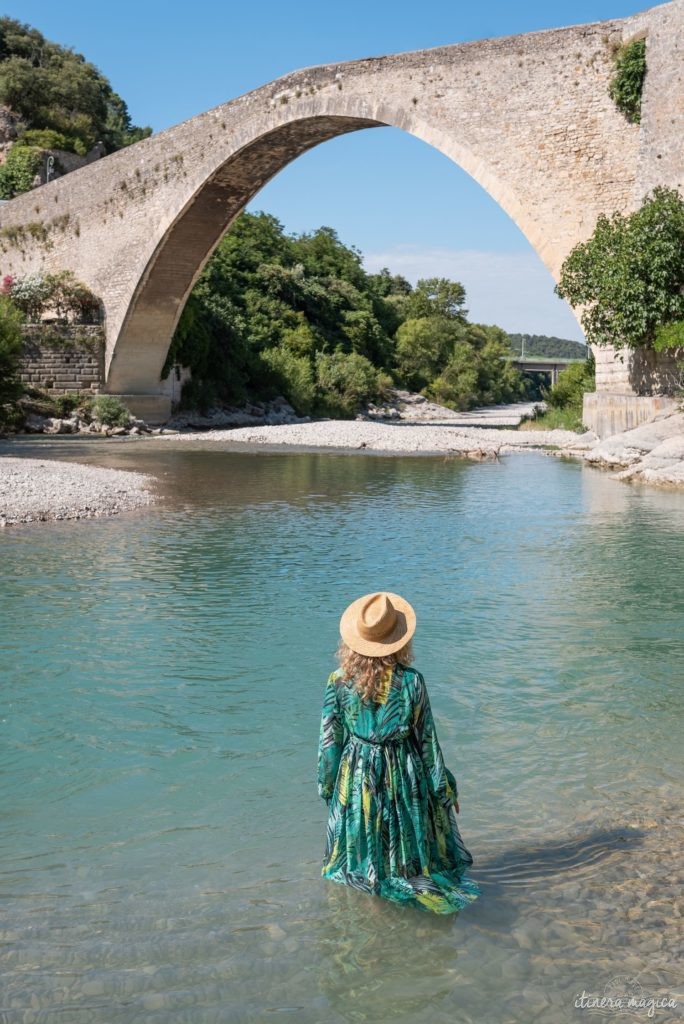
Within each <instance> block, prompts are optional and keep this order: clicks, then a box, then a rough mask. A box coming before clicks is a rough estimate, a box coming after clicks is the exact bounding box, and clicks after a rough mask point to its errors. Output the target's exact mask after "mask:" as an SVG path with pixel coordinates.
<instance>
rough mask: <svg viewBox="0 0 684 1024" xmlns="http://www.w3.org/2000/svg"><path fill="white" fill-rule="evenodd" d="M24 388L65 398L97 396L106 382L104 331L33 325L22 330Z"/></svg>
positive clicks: (89, 328)
mask: <svg viewBox="0 0 684 1024" xmlns="http://www.w3.org/2000/svg"><path fill="white" fill-rule="evenodd" d="M22 334H23V349H22V356H21V362H20V371H19V376H20V378H21V382H22V384H24V385H26V386H29V387H34V388H41V389H43V390H45V391H52V392H54V393H55V394H64V393H65V392H67V391H87V392H90V393H92V394H97V392H99V391H100V389H101V387H102V384H103V381H104V330H103V328H102V327H100V326H97V325H96V326H90V325H88V326H85V325H76V324H74V325H71V324H70V325H57V324H30V325H28V326H25V327H22Z"/></svg>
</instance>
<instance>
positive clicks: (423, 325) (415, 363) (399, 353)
mask: <svg viewBox="0 0 684 1024" xmlns="http://www.w3.org/2000/svg"><path fill="white" fill-rule="evenodd" d="M461 333H462V327H461V326H460V324H458V323H456V324H455V323H454V321H453V320H449V319H447V318H446V317H444V316H424V317H419V318H412V319H410V320H405V321H404V323H403V324H402V325H401V327H400V328H399V330H398V331H397V342H396V353H395V358H396V365H397V373H398V375H399V377H400V379H401V381H402V382H403V383H404V384H405V385H406V387H408V388H412V389H416V390H418V391H420V390H421V388H424V387H426V386H427V385H428V384H429V383H430V381H431V380H433V378H435V377H436V376H437V375H438V374H439V373H441V371H442V369H443V368H444V367H445V366H446V364H447V362H448V360H449V357H450V355H451V353H452V351H453V348H454V344H455V342H456V340H457V338H458V337H459V336H460V334H461Z"/></svg>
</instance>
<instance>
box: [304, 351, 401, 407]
mask: <svg viewBox="0 0 684 1024" xmlns="http://www.w3.org/2000/svg"><path fill="white" fill-rule="evenodd" d="M385 380H386V376H383V379H381V378H380V374H379V373H378V371H377V370H376V368H375V367H374V366H373V364H372V363H371V362H370V360H368V359H366V357H365V356H360V355H358V353H356V352H349V353H348V352H341V351H337V352H332V353H326V352H317V353H316V384H317V386H318V391H319V404H320V406H321V408H322V411H324V412H327V413H329V414H330V415H333V416H342V417H346V418H349V417H352V416H354V415H356V413H357V412H358V411H359V409H360V408H361V405H362V404H363V403H365V402H371V401H374V400H376V399H377V398H378V397H379V396H380V393H381V389H382V387H383V385H384V381H385Z"/></svg>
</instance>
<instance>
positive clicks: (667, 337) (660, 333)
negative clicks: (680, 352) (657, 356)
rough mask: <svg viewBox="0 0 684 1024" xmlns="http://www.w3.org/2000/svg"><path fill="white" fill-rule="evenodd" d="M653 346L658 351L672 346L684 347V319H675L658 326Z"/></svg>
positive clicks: (663, 350)
mask: <svg viewBox="0 0 684 1024" xmlns="http://www.w3.org/2000/svg"><path fill="white" fill-rule="evenodd" d="M653 348H654V349H655V350H656V352H665V351H667V350H668V349H672V348H682V349H684V320H674V321H672V323H669V324H661V325H660V326H659V327H657V328H656V332H655V338H654V340H653Z"/></svg>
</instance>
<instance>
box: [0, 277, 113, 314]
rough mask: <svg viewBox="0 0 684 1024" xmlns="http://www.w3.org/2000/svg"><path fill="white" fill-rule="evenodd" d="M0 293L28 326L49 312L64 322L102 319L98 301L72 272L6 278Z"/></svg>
mask: <svg viewBox="0 0 684 1024" xmlns="http://www.w3.org/2000/svg"><path fill="white" fill-rule="evenodd" d="M1 291H2V293H3V294H5V295H8V296H9V297H10V298H11V300H12V302H13V303H14V304H15V306H16V307H17V308H18V309H19V310H21V312H22V313H23V314H24V316H25V318H26V320H27V321H28V322H29V323H35V322H38V321H39V320H40V319H41V318H42V316H43V314H44V313H47V312H50V311H52V312H53V313H55V315H56V316H57V318H58V319H60V320H62V321H64V322H66V323H82V324H93V323H98V322H99V320H100V319H101V304H100V300H99V299H98V298H97V296H96V295H94V294H93V292H91V291H90V289H89V288H88V287H87V286H86V285H85V284H83V283H82V282H81V281H78V280H77V279H76V278H75V277H74V274H73V273H72V271H71V270H62V271H60V272H59V273H57V274H43V273H41V272H40V271H37V272H36V273H35V274H27V275H26V277H17V278H13V277H11V276H10V275H7V276H6V277H5V278H3V281H2V289H1Z"/></svg>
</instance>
